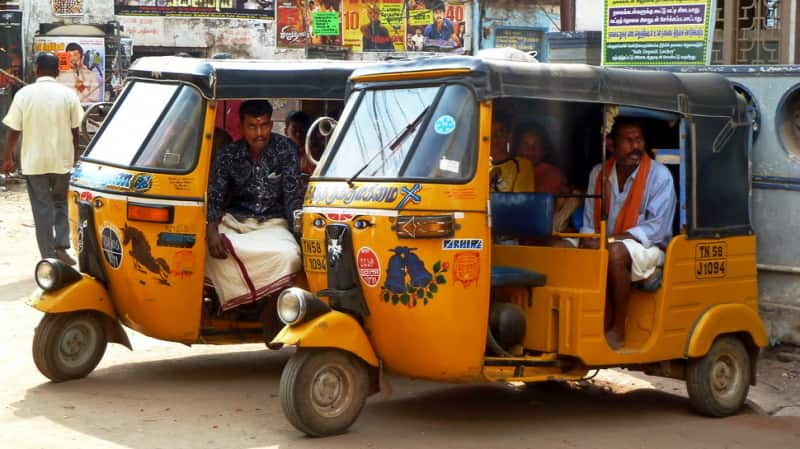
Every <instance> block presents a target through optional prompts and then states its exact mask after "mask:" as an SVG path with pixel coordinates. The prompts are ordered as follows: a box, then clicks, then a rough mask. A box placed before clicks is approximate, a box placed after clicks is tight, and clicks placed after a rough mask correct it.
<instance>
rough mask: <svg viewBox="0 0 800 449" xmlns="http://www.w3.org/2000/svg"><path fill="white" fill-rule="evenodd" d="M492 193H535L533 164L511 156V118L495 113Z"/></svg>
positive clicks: (491, 175) (491, 174) (490, 175)
mask: <svg viewBox="0 0 800 449" xmlns="http://www.w3.org/2000/svg"><path fill="white" fill-rule="evenodd" d="M491 145H492V146H491V156H492V168H491V171H490V172H489V180H490V182H491V184H490V188H491V191H492V192H533V189H534V175H533V163H532V162H531V161H529V160H528V159H523V158H515V157H514V156H513V155H512V154H511V117H509V116H508V115H506V114H503V113H502V112H495V114H494V120H493V122H492V144H491Z"/></svg>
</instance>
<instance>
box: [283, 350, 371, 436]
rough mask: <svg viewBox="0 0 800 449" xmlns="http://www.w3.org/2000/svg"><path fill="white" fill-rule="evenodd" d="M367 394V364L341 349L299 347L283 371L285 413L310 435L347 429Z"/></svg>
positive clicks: (299, 428) (342, 431)
mask: <svg viewBox="0 0 800 449" xmlns="http://www.w3.org/2000/svg"><path fill="white" fill-rule="evenodd" d="M368 395H369V373H368V372H367V367H366V365H365V364H364V362H363V361H361V360H360V359H359V358H357V357H355V356H354V355H352V354H350V353H349V352H346V351H342V350H339V349H298V350H297V352H296V353H295V354H294V355H293V356H292V358H291V359H289V362H288V363H287V364H286V366H285V367H284V368H283V373H282V374H281V384H280V396H281V406H282V407H283V413H284V414H285V415H286V418H287V419H288V420H289V422H290V423H291V424H292V425H293V426H294V427H296V428H297V429H298V430H300V431H301V432H304V433H305V434H307V435H309V436H314V437H322V436H329V435H338V434H340V433H344V432H345V431H346V430H347V429H348V428H349V427H350V425H352V424H353V422H354V421H355V420H356V418H357V417H358V415H359V413H361V409H362V408H364V403H365V402H366V399H367V396H368Z"/></svg>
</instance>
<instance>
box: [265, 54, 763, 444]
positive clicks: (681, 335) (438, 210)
mask: <svg viewBox="0 0 800 449" xmlns="http://www.w3.org/2000/svg"><path fill="white" fill-rule="evenodd" d="M349 87H350V94H349V97H348V100H347V103H346V106H345V112H344V114H343V116H342V119H341V121H340V122H339V124H338V127H337V128H336V129H335V131H334V133H333V136H332V138H331V140H330V142H329V145H328V147H327V148H326V151H325V153H324V156H323V158H322V160H321V161H320V164H319V165H318V166H317V169H316V171H315V173H314V175H313V176H312V178H311V182H310V185H309V189H308V191H307V196H306V199H305V204H304V208H303V214H302V242H303V245H302V248H303V251H304V256H303V257H304V260H305V271H306V276H307V279H308V285H309V289H308V290H304V289H301V288H297V287H294V288H289V289H287V290H285V291H284V292H282V293H281V295H280V296H279V299H278V315H279V316H280V318H281V319H282V320H283V322H284V323H286V324H287V326H286V327H285V328H284V329H283V330H282V331H281V332H280V333H279V334H278V335H277V336H276V338H275V339H274V340H273V341H272V343H271V347H280V346H283V345H291V346H296V347H297V351H296V353H295V354H294V355H293V356H292V358H291V359H290V360H289V362H288V364H287V365H286V367H285V368H284V371H283V374H282V377H281V382H280V397H281V402H282V406H283V410H284V413H285V415H286V417H287V418H288V420H289V421H290V422H291V423H292V424H293V425H294V426H295V427H296V428H297V429H299V430H300V431H302V432H304V433H306V434H308V435H312V436H324V435H331V434H337V433H341V432H343V431H345V430H346V429H347V428H348V427H349V426H350V425H351V424H352V423H353V422H354V421H355V419H356V417H357V416H358V415H359V413H360V411H361V409H362V407H363V406H364V403H365V400H366V398H367V397H368V396H369V395H370V394H372V393H375V392H376V391H379V390H380V388H381V385H382V383H383V381H384V379H385V378H384V377H383V374H384V373H385V372H392V373H397V374H400V375H403V376H408V377H411V378H417V379H430V380H439V381H446V382H487V381H516V382H526V383H528V382H538V381H546V380H579V379H583V378H584V377H585V376H586V375H587V373H589V372H590V371H591V370H595V369H600V368H606V367H626V368H628V369H631V370H640V371H644V372H646V373H650V374H655V375H660V376H666V377H672V378H678V379H685V380H686V383H687V387H688V391H689V396H690V402H691V404H692V405H693V406H694V407H695V408H696V409H697V410H699V411H700V412H701V413H704V414H707V415H712V416H725V415H730V414H733V413H736V412H737V411H738V410H739V409H740V408H741V406H742V404H743V403H744V401H745V398H746V395H747V392H748V388H749V385H751V384H753V383H754V382H755V374H756V359H757V354H758V352H759V348H761V347H763V346H765V345H766V344H767V337H766V335H765V329H764V325H763V323H762V321H761V319H760V317H759V312H758V289H757V279H756V237H755V235H754V232H753V228H752V226H751V222H750V167H749V149H750V144H751V132H752V129H751V126H752V125H751V120H750V116H749V113H748V109H747V106H746V103H745V100H744V99H743V98H742V97H741V96H740V95H738V94H737V93H736V91H735V90H734V88H733V87H732V85H731V84H730V83H729V82H728V81H726V80H725V79H724V78H722V77H720V76H717V75H714V74H678V73H668V72H662V71H647V70H625V69H612V68H599V67H591V66H585V65H552V64H540V63H533V62H515V61H507V60H495V59H487V58H482V57H437V58H420V59H415V60H404V61H392V62H387V63H385V64H382V65H378V66H375V67H369V68H362V69H359V70H356V71H355V72H354V73H353V75H352V76H351V78H350V85H349ZM498 110H502V111H504V112H506V113H509V114H510V115H511V116H512V117H514V118H515V122H517V123H522V122H523V120H524V121H527V120H531V121H535V122H538V123H539V124H540V125H541V126H543V127H544V128H545V129H547V130H548V133H549V134H550V138H551V140H552V141H553V142H554V143H553V145H552V147H553V151H552V158H553V160H552V164H554V165H556V166H558V167H560V168H561V170H562V171H563V172H564V175H565V177H566V178H567V179H568V180H569V181H570V183H572V184H574V185H575V186H578V189H576V190H578V191H583V192H586V191H587V190H586V189H585V188H586V186H587V184H586V180H587V178H588V174H589V171H590V169H591V168H592V166H594V165H596V164H598V163H600V162H601V161H603V160H604V159H605V149H606V136H607V134H608V132H609V130H610V129H611V125H612V124H613V122H614V121H615V120H617V118H618V117H624V116H633V117H637V118H638V119H640V120H641V121H642V122H643V125H642V126H643V127H644V128H645V131H646V133H645V134H646V135H647V142H648V148H651V149H653V153H654V157H655V158H656V160H659V161H660V162H662V163H663V164H664V165H665V166H666V167H667V168H669V170H670V172H671V175H672V178H673V181H674V187H675V191H676V192H677V198H678V210H677V211H676V212H675V214H674V215H675V220H674V223H673V235H674V237H672V238H671V240H670V241H669V242H668V246H667V247H666V251H665V259H664V261H663V264H662V267H661V270H657V272H659V273H660V276H655V277H653V278H648V279H646V281H647V282H637V284H636V285H635V286H634V287H635V288H633V289H632V293H631V294H630V298H629V306H628V310H627V314H626V317H625V320H624V321H625V330H626V338H625V341H624V345H623V346H622V347H621V348H618V349H612V347H611V345H610V344H609V342H608V341H607V339H606V338H605V334H604V327H605V326H604V317H605V315H606V314H607V311H606V304H607V299H606V290H607V286H606V284H607V267H608V263H609V261H608V258H609V252H608V250H607V246H608V243H607V241H606V238H605V235H606V233H605V229H606V218H605V217H603V219H602V221H600V227H601V229H600V232H593V233H592V232H590V233H586V232H584V233H579V232H577V230H579V229H580V226H579V225H574V226H570V225H567V226H561V225H560V226H558V227H557V228H556V227H555V226H556V224H555V222H556V220H555V218H556V215H558V214H559V213H560V212H561V210H560V209H558V210H556V209H557V208H558V207H559V206H558V205H559V203H564V202H565V201H566V200H569V199H570V198H574V197H576V196H577V197H578V198H579V201H578V204H581V203H583V202H584V201H585V199H586V197H587V195H586V194H581V193H575V191H572V192H569V193H566V194H558V195H556V196H554V195H553V194H551V193H546V192H530V193H519V192H516V193H491V192H490V177H489V174H490V164H491V162H490V156H489V154H490V144H491V141H492V119H493V113H497V111H498ZM597 196H599V197H601V199H602V201H607V200H608V192H607V191H606V190H605V189H603V190H602V191H601V193H600V194H599V195H597ZM567 212H570V211H567ZM568 216H570V217H573V218H574V217H580V216H581V214H580V213H578V212H574V213H572V214H568ZM573 218H570V219H569V220H567V222H571V221H572V220H573ZM601 236H602V237H603V238H600V237H601ZM569 238H600V239H599V240H600V247H599V249H583V248H578V247H573V246H572V245H570V246H567V245H554V244H549V243H544V244H543V243H541V242H548V241H549V242H550V243H552V242H553V241H556V240H559V241H560V240H562V239H569Z"/></svg>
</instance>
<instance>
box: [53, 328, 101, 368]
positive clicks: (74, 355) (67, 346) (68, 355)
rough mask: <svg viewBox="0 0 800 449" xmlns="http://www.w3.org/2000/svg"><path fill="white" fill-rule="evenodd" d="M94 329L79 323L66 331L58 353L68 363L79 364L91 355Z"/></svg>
mask: <svg viewBox="0 0 800 449" xmlns="http://www.w3.org/2000/svg"><path fill="white" fill-rule="evenodd" d="M92 337H93V335H92V331H91V329H89V327H88V326H84V325H80V324H77V325H75V326H71V327H70V328H68V329H66V330H65V331H64V335H63V336H62V338H61V343H60V344H59V345H58V353H59V354H60V355H61V360H62V362H63V363H65V364H67V365H70V366H72V365H78V364H80V363H82V362H83V359H85V358H87V357H89V356H90V355H91V352H92V351H91V345H92Z"/></svg>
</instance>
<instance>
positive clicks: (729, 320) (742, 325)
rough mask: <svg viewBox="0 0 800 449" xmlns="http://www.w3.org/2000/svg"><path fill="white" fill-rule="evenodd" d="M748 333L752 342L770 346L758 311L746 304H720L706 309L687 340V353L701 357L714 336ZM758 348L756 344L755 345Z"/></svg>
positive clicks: (709, 348) (760, 345) (712, 341)
mask: <svg viewBox="0 0 800 449" xmlns="http://www.w3.org/2000/svg"><path fill="white" fill-rule="evenodd" d="M737 333H738V334H742V333H746V334H748V335H749V336H750V338H752V340H753V343H754V344H755V345H756V346H757V347H759V348H763V347H765V346H767V343H768V340H767V332H766V330H765V329H764V323H763V322H762V321H761V317H759V316H758V312H756V311H755V310H753V309H752V308H751V307H748V306H746V305H744V304H721V305H718V306H714V307H711V308H709V309H708V310H706V311H705V312H704V313H703V315H702V316H701V317H700V318H699V319H698V320H697V322H696V323H695V325H694V328H693V329H692V331H691V333H690V335H689V339H688V341H687V344H686V356H687V357H702V356H704V355H706V354H708V351H709V350H711V345H712V344H713V343H714V340H715V339H716V338H717V337H718V336H720V335H724V334H737ZM754 349H755V348H754Z"/></svg>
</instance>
